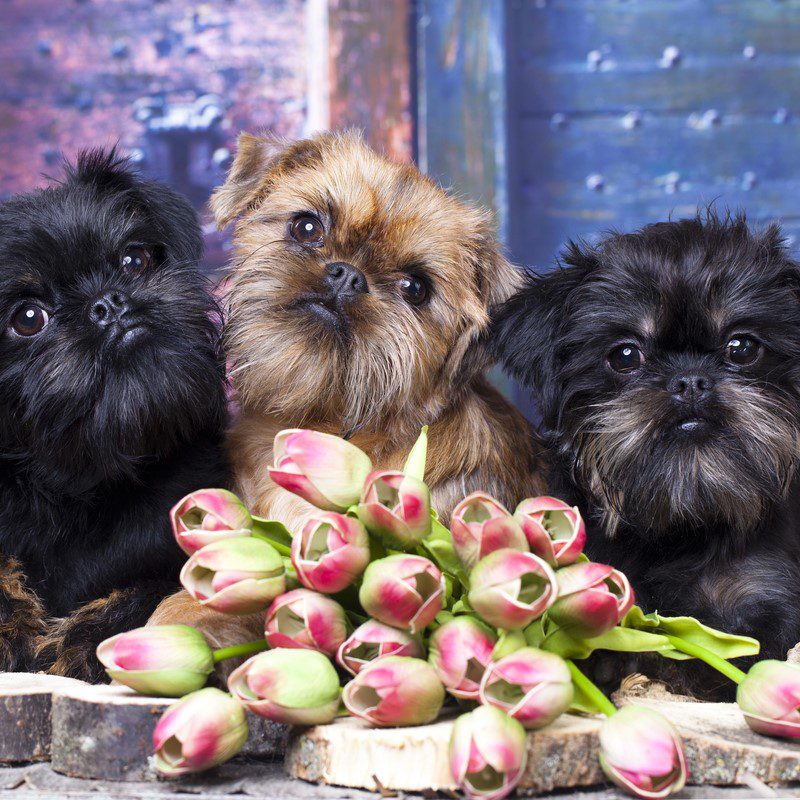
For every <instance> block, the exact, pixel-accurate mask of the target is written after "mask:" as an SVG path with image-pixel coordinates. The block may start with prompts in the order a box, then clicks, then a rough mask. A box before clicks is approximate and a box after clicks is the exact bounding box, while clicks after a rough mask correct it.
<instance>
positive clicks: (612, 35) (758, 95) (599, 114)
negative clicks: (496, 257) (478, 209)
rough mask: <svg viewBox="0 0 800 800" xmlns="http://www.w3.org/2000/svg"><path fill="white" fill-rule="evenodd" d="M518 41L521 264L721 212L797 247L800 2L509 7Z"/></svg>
mask: <svg viewBox="0 0 800 800" xmlns="http://www.w3.org/2000/svg"><path fill="white" fill-rule="evenodd" d="M506 38H507V75H508V108H509V121H508V126H509V199H510V203H511V206H512V208H513V213H512V215H511V217H510V228H509V230H510V243H511V249H512V253H513V255H514V256H515V257H516V258H517V259H518V260H520V261H523V262H524V263H527V264H531V265H534V266H536V267H537V268H539V269H543V268H548V267H549V266H551V265H552V263H553V256H554V254H555V253H556V252H557V251H558V250H559V249H560V247H561V246H562V245H563V243H564V242H565V241H566V240H567V239H569V238H575V237H577V236H587V237H590V238H591V237H592V236H593V235H596V234H598V233H600V232H602V231H603V230H604V229H607V228H609V227H616V228H623V229H631V228H636V227H639V226H641V225H643V224H645V223H647V222H651V221H656V220H660V219H666V218H667V217H668V216H669V215H672V216H682V215H687V214H693V213H694V211H695V210H696V208H697V206H698V205H703V204H706V203H708V202H711V201H716V202H717V204H718V206H720V207H725V206H727V207H732V208H737V207H740V208H744V209H746V210H747V212H748V215H749V217H750V218H751V219H753V220H755V221H766V220H769V219H772V218H780V219H782V220H785V221H786V231H787V233H788V234H789V236H790V237H796V235H797V233H798V227H799V226H798V216H800V201H798V197H800V125H798V123H797V119H798V117H799V116H800V46H799V45H798V42H800V2H798V0H785V1H784V2H775V1H774V0H674V2H670V3H663V2H658V0H629V1H626V2H600V1H599V0H547V2H535V3H534V2H511V3H510V4H509V8H508V12H507V27H506Z"/></svg>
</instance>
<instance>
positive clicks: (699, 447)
mask: <svg viewBox="0 0 800 800" xmlns="http://www.w3.org/2000/svg"><path fill="white" fill-rule="evenodd" d="M563 261H564V264H563V265H562V268H561V269H558V270H556V271H553V272H551V273H549V274H546V275H543V276H540V277H532V278H531V279H530V281H529V283H528V286H527V287H526V288H525V289H524V290H523V291H522V292H521V293H520V294H519V295H517V296H516V297H514V298H512V299H511V300H510V301H509V302H508V303H507V305H506V306H505V307H504V308H503V309H502V311H501V312H500V314H499V316H498V318H497V320H496V331H495V333H496V338H495V343H496V347H497V349H498V352H499V354H500V356H501V357H502V358H503V359H504V361H505V363H506V365H507V366H508V368H509V369H510V371H511V372H512V373H513V374H514V375H515V376H517V377H518V378H519V379H520V380H521V381H522V382H524V383H525V384H527V385H529V386H532V387H535V389H536V390H537V393H538V398H539V401H540V408H541V413H542V418H543V432H544V435H545V436H546V438H547V439H548V440H549V442H550V445H551V453H552V458H553V464H554V467H553V475H552V482H551V487H550V493H551V494H554V495H557V496H560V497H564V498H565V499H568V500H569V501H570V502H574V503H576V504H578V505H579V506H580V507H581V508H582V509H583V510H584V512H585V513H586V517H587V525H588V527H589V546H588V553H589V555H590V556H591V557H592V558H593V559H595V560H597V561H602V562H607V563H611V564H613V565H615V566H617V567H619V568H620V569H622V570H623V571H624V572H625V573H626V574H627V575H628V577H629V578H630V579H631V582H632V584H633V587H634V589H635V592H636V595H637V600H638V602H639V604H640V605H641V606H643V607H644V608H645V610H648V611H650V610H656V609H657V610H658V611H659V612H661V613H663V614H665V615H683V614H688V615H692V616H695V617H698V618H699V619H700V620H701V621H703V622H705V623H707V624H710V625H712V626H714V627H718V628H721V629H723V630H727V631H732V632H737V633H744V634H748V635H751V636H754V637H756V638H758V639H759V640H760V641H761V643H762V657H765V658H785V655H786V651H787V650H788V649H789V648H791V647H792V646H793V645H794V644H795V643H797V642H798V640H800V497H799V496H798V488H799V487H798V480H797V465H798V455H800V448H799V444H800V267H799V266H798V264H797V263H795V262H794V261H793V260H792V259H791V258H790V257H789V255H788V253H787V252H786V250H785V248H784V246H783V243H782V238H781V233H780V230H779V228H778V227H777V226H772V227H770V228H768V229H767V230H766V231H765V232H763V233H760V234H757V233H753V232H751V231H750V230H748V227H747V225H746V224H745V220H744V217H743V216H737V217H734V218H730V217H727V218H725V219H720V218H718V217H717V216H716V215H715V214H714V213H713V211H709V212H708V213H707V214H706V215H705V217H702V218H701V217H700V216H698V217H697V218H695V219H685V220H680V221H677V222H665V223H659V224H655V225H648V226H647V227H645V228H643V229H642V230H640V231H638V232H636V233H632V234H613V235H610V236H608V237H607V238H606V239H605V240H604V241H602V242H601V243H600V244H599V245H597V246H596V247H589V246H587V245H580V246H579V245H576V244H574V243H571V244H570V246H569V247H568V248H567V250H566V252H565V254H564V256H563ZM682 669H683V668H682ZM703 669H705V668H703ZM684 672H685V670H684ZM690 675H691V676H693V677H690V680H689V687H688V688H690V689H691V690H693V691H695V693H700V692H701V688H702V687H703V686H705V687H709V688H710V692H705V693H706V694H708V693H712V694H713V692H714V691H716V689H715V686H714V679H713V675H711V674H709V671H704V672H703V674H702V676H699V675H698V673H697V672H696V671H691V672H690ZM682 688H684V689H685V688H687V687H686V686H683V687H682Z"/></svg>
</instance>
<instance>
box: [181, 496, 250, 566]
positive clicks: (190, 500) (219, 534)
mask: <svg viewBox="0 0 800 800" xmlns="http://www.w3.org/2000/svg"><path fill="white" fill-rule="evenodd" d="M169 518H170V521H171V522H172V533H173V534H174V536H175V541H176V542H177V543H178V546H179V547H180V548H181V550H183V552H184V553H186V555H187V556H190V555H192V553H194V552H196V551H197V550H199V549H200V548H201V547H205V546H206V545H207V544H211V543H212V542H218V541H220V540H221V539H229V538H230V537H231V536H247V535H248V534H249V532H250V531H251V530H252V529H253V519H252V517H251V516H250V512H249V511H248V510H247V508H246V507H245V505H244V503H242V501H241V500H240V499H239V498H238V497H237V496H236V495H235V494H233V493H232V492H229V491H227V490H225V489H200V490H199V491H196V492H192V493H191V494H187V495H186V497H184V498H183V500H181V501H180V502H178V503H176V504H175V505H174V506H173V507H172V510H171V511H170V512H169Z"/></svg>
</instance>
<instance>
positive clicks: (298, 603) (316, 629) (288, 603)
mask: <svg viewBox="0 0 800 800" xmlns="http://www.w3.org/2000/svg"><path fill="white" fill-rule="evenodd" d="M265 625H266V627H265V630H264V635H265V636H266V639H267V642H268V643H269V646H270V647H289V648H292V647H294V648H305V649H308V650H319V651H320V652H321V653H325V655H327V656H330V657H331V658H333V656H335V655H336V651H337V650H338V649H339V647H340V645H341V644H342V642H343V641H344V640H345V639H346V638H347V617H346V616H345V613H344V609H343V608H342V607H341V606H340V605H339V604H338V603H337V602H336V601H335V600H331V598H330V597H326V596H325V595H324V594H318V593H317V592H312V591H310V590H309V589H294V590H292V591H291V592H286V594H282V595H281V596H280V597H276V598H275V600H274V601H273V603H272V605H271V606H270V607H269V611H267V619H266V623H265Z"/></svg>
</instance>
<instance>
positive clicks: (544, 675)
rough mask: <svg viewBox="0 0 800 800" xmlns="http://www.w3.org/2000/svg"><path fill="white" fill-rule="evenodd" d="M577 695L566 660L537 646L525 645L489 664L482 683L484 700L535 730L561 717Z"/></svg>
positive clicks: (486, 703)
mask: <svg viewBox="0 0 800 800" xmlns="http://www.w3.org/2000/svg"><path fill="white" fill-rule="evenodd" d="M573 695H574V689H573V688H572V677H571V676H570V673H569V667H567V665H566V663H565V662H564V660H563V659H562V658H559V657H558V656H557V655H556V654H555V653H546V652H545V651H544V650H537V649H536V648H535V647H523V648H522V649H520V650H517V651H515V652H513V653H511V654H510V655H507V656H505V657H504V658H501V659H500V660H499V661H494V662H492V663H491V664H489V665H488V667H487V668H486V672H485V673H484V675H483V680H482V681H481V686H480V700H481V703H483V704H484V705H491V706H497V708H500V709H502V710H503V711H505V712H506V713H507V714H508V715H509V716H510V717H514V719H516V720H519V722H520V723H521V724H522V725H523V727H525V728H531V729H532V728H543V727H544V726H545V725H549V724H550V723H551V722H552V721H553V720H554V719H556V718H557V717H560V716H561V715H562V714H563V713H564V712H565V711H566V710H567V709H568V708H569V707H570V705H571V704H572V698H573Z"/></svg>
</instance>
